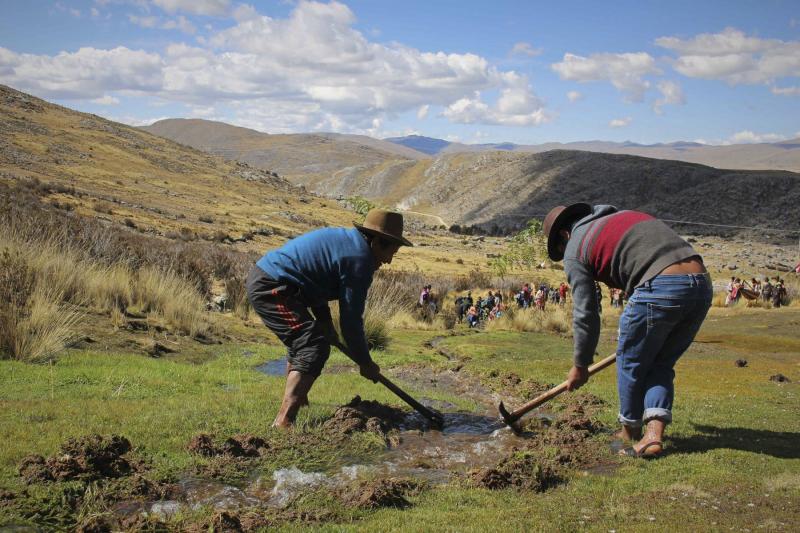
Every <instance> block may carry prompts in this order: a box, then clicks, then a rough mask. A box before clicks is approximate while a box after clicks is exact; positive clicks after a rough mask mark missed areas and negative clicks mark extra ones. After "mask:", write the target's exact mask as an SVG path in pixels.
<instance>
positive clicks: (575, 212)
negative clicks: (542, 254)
mask: <svg viewBox="0 0 800 533" xmlns="http://www.w3.org/2000/svg"><path fill="white" fill-rule="evenodd" d="M591 213H592V206H591V205H589V204H586V203H583V202H580V203H577V204H572V205H569V206H566V207H565V206H563V205H559V206H558V207H554V208H553V209H551V210H550V212H549V213H547V216H546V217H544V222H543V223H542V233H544V234H545V236H547V255H548V256H550V259H552V260H553V261H561V260H562V259H564V254H563V253H561V251H560V250H558V244H559V241H560V239H561V237H559V235H558V232H559V231H560V230H562V229H564V228H567V227H568V226H571V225H572V223H573V222H575V221H576V220H580V219H581V218H583V217H585V216H588V215H590V214H591Z"/></svg>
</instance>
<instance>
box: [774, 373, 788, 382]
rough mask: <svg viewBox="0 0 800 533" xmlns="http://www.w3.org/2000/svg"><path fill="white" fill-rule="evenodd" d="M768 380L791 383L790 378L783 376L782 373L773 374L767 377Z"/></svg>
mask: <svg viewBox="0 0 800 533" xmlns="http://www.w3.org/2000/svg"><path fill="white" fill-rule="evenodd" d="M769 380H770V381H774V382H775V383H791V382H792V380H791V379H789V378H787V377H786V376H784V375H783V374H775V375H774V376H770V377H769Z"/></svg>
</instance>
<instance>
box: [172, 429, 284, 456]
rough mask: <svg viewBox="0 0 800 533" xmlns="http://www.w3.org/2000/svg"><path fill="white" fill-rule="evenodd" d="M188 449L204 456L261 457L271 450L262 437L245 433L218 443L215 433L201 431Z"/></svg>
mask: <svg viewBox="0 0 800 533" xmlns="http://www.w3.org/2000/svg"><path fill="white" fill-rule="evenodd" d="M186 449H187V450H188V451H189V453H193V454H195V455H201V456H203V457H219V456H227V457H261V456H263V455H265V454H266V453H267V452H268V451H269V444H267V441H265V440H264V439H262V438H261V437H257V436H255V435H250V434H247V433H243V434H240V435H234V436H233V437H230V438H228V439H226V440H225V441H224V442H222V443H221V444H219V445H217V444H216V443H215V442H214V436H213V435H209V434H207V433H200V434H199V435H197V436H195V437H194V438H193V439H192V440H191V441H190V442H189V444H188V445H187V446H186Z"/></svg>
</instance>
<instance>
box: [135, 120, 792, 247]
mask: <svg viewBox="0 0 800 533" xmlns="http://www.w3.org/2000/svg"><path fill="white" fill-rule="evenodd" d="M195 130H196V131H195ZM148 131H153V132H159V133H161V134H163V135H169V136H170V137H172V138H173V139H175V140H177V141H179V142H189V141H191V142H192V144H193V145H195V146H197V147H207V149H209V150H210V151H212V152H213V153H216V154H222V155H225V156H226V157H228V158H231V159H243V160H245V161H247V162H248V163H250V164H252V165H253V166H257V167H261V168H264V169H270V170H278V172H279V174H280V175H281V176H285V177H286V178H287V179H289V180H291V181H292V182H294V183H296V184H303V185H305V186H307V187H309V189H310V190H312V191H314V192H316V193H318V194H321V195H326V196H329V197H338V196H356V195H357V196H364V197H366V198H369V199H372V200H374V201H376V202H377V203H381V204H383V205H388V206H394V207H396V208H398V209H401V210H405V211H406V212H417V213H426V214H429V215H432V216H436V217H441V219H443V221H444V222H445V223H446V224H448V225H449V224H458V225H462V226H464V225H466V226H469V225H476V226H480V227H482V228H484V229H486V230H488V231H510V230H512V229H514V228H517V227H519V226H521V225H522V224H524V223H525V222H526V221H527V220H529V219H530V218H533V217H542V216H543V215H544V213H546V212H547V210H548V209H549V208H550V207H552V206H554V205H558V204H564V203H568V202H574V201H588V202H592V203H610V204H613V205H617V206H619V207H621V208H626V209H643V210H645V211H647V212H649V213H652V214H654V215H656V216H660V217H663V218H667V219H671V220H688V221H693V222H702V223H714V224H717V223H719V224H729V225H735V226H756V225H759V226H762V227H772V228H778V227H779V228H792V227H797V226H798V225H800V210H797V209H796V208H795V206H796V205H797V204H798V203H799V202H800V174H796V173H792V172H786V171H773V170H766V171H765V170H758V171H753V170H721V169H717V168H712V167H709V166H704V165H699V164H695V163H688V162H683V161H675V160H666V159H654V158H647V157H641V156H633V155H627V154H610V153H598V152H593V151H588V150H563V149H555V150H548V151H545V152H541V153H532V152H526V151H523V150H518V149H515V150H513V151H509V150H505V151H503V150H488V149H480V150H478V151H471V152H452V153H451V152H450V150H451V149H453V143H451V144H450V146H448V148H446V149H445V151H446V152H445V153H443V154H440V155H438V156H437V157H433V158H425V159H416V158H411V157H400V156H399V155H397V154H392V153H390V152H388V151H384V150H383V149H379V148H377V147H382V146H383V145H380V144H378V145H373V146H369V145H367V144H366V143H365V142H361V143H355V142H352V141H350V140H343V139H342V138H340V137H339V136H336V135H330V134H328V135H291V136H286V135H268V134H263V133H259V132H255V131H253V130H247V129H244V128H237V127H234V126H229V125H226V124H221V123H213V122H208V121H185V120H177V121H176V120H169V121H162V122H159V123H156V124H155V125H153V126H151V127H149V128H148ZM345 139H346V137H345ZM379 142H383V141H379ZM387 143H388V142H387ZM588 144H592V145H594V146H598V145H600V146H602V147H603V148H605V149H611V148H618V149H624V150H637V149H642V147H640V146H637V145H634V143H628V145H627V146H621V145H619V144H617V143H588ZM785 144H787V146H788V148H783V150H784V151H787V152H792V151H793V150H794V148H792V146H794V145H793V144H792V143H791V142H790V143H785ZM573 145H574V144H573ZM573 145H570V146H573ZM374 146H377V147H374ZM543 146H548V147H549V146H550V145H543ZM555 146H560V145H557V144H556V145H555ZM581 146H582V147H586V146H587V144H586V143H585V144H583V145H581ZM748 146H751V145H747V146H744V147H738V148H739V149H742V150H744V149H746V148H748ZM770 146H771V145H770ZM423 147H424V146H423ZM473 147H474V148H480V147H476V146H474V145H473ZM403 148H404V149H408V147H403ZM645 148H648V149H651V150H667V151H676V150H692V149H695V148H697V147H695V146H694V145H693V144H691V145H689V146H684V145H683V143H681V144H679V145H670V146H661V147H645ZM700 148H702V147H700ZM722 148H728V147H722ZM755 148H756V149H758V148H759V147H758V146H755ZM731 158H732V159H733V158H734V156H733V155H731ZM690 229H691V230H693V231H696V230H698V229H701V230H705V231H708V232H717V233H719V230H718V229H713V228H711V227H707V228H702V227H700V228H698V227H697V226H694V227H692V228H690Z"/></svg>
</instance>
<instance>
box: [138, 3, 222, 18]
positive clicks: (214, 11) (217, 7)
mask: <svg viewBox="0 0 800 533" xmlns="http://www.w3.org/2000/svg"><path fill="white" fill-rule="evenodd" d="M153 4H154V5H156V6H158V7H160V8H161V9H163V10H164V11H166V12H167V13H176V12H178V11H183V12H185V13H191V14H193V15H212V16H222V15H225V14H226V13H227V11H228V6H230V0H153Z"/></svg>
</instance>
